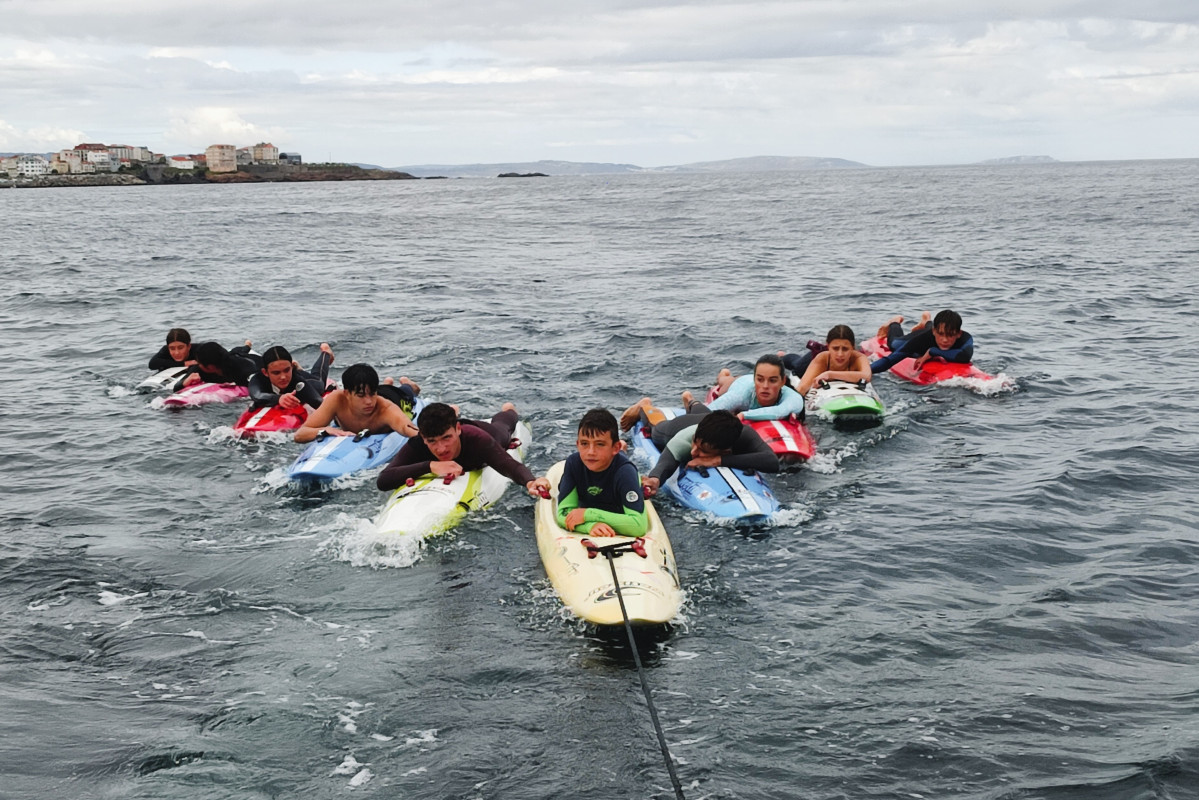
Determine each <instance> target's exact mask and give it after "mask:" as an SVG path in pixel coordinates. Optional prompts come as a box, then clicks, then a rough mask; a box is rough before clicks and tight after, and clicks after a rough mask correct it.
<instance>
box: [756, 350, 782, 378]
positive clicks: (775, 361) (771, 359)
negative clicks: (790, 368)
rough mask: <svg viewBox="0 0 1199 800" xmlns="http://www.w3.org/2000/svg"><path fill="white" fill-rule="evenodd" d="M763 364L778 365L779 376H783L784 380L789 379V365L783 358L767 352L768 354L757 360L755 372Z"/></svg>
mask: <svg viewBox="0 0 1199 800" xmlns="http://www.w3.org/2000/svg"><path fill="white" fill-rule="evenodd" d="M762 364H772V365H774V366H776V367H778V368H779V377H780V378H782V379H783V381H784V382H786V380H787V365H786V364H784V363H783V359H781V358H779V357H778V356H776V355H775V354H774V353H767V354H766V355H764V356H762V357H761V358H759V359H758V360H757V362H756V363H755V364H754V372H757V371H758V367H759V366H761V365H762Z"/></svg>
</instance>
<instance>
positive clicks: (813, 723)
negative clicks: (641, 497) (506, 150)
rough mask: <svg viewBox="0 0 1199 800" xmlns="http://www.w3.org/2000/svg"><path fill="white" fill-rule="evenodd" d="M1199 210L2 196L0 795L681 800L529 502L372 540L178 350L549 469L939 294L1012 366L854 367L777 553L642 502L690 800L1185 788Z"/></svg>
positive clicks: (1197, 598)
mask: <svg viewBox="0 0 1199 800" xmlns="http://www.w3.org/2000/svg"><path fill="white" fill-rule="evenodd" d="M1197 219H1199V161H1171V162H1123V163H1087V164H1051V165H1037V166H1020V167H956V168H951V167H942V168H909V169H866V170H856V171H826V172H810V173H798V174H782V173H780V174H753V175H749V174H747V175H720V176H695V175H645V176H628V177H618V178H611V177H603V178H599V177H593V178H549V179H541V180H532V179H530V180H460V181H411V182H388V183H353V184H351V183H326V184H317V185H303V186H296V185H284V184H268V185H257V186H183V187H146V188H112V189H107V188H87V189H55V190H40V191H37V190H23V191H3V192H0V220H3V223H2V225H0V228H2V230H3V235H4V241H3V244H2V245H0V279H2V280H0V296H2V298H3V301H2V304H0V354H2V359H3V363H4V367H5V368H4V379H5V385H6V389H7V398H8V400H7V402H6V403H5V404H4V407H3V409H2V410H0V414H2V415H3V427H4V437H3V441H4V450H5V456H6V458H5V459H4V461H3V464H2V466H0V479H2V481H3V485H4V492H3V500H2V502H3V514H2V516H0V710H2V713H0V796H3V797H4V798H6V799H8V798H14V799H15V798H45V797H71V798H205V799H206V800H211V799H212V798H292V797H305V798H471V799H474V798H479V799H480V800H482V799H486V800H491V798H497V799H498V798H505V799H507V798H516V799H518V800H524V799H526V798H530V799H532V798H561V797H574V798H597V799H599V798H651V797H659V798H661V797H671V796H673V791H672V788H671V785H670V783H669V779H668V776H667V773H666V770H665V765H664V764H663V760H662V755H661V753H660V751H659V749H658V747H657V742H656V739H655V737H654V733H653V729H652V726H651V722H650V717H649V714H648V709H647V707H646V704H645V701H644V699H643V697H642V695H641V690H640V684H639V682H638V675H637V672H636V670H635V668H634V666H633V662H632V660H631V653H630V651H629V649H628V647H627V645H626V644H625V643H624V642H623V640H622V638H621V637H620V636H619V635H617V636H613V635H609V634H607V633H604V632H602V631H597V630H595V629H593V628H589V627H588V626H586V625H584V624H581V623H579V622H577V621H575V620H573V619H572V618H571V617H570V616H569V614H567V613H566V612H565V611H564V610H563V608H562V607H561V604H560V603H559V602H558V600H557V599H556V597H555V596H554V594H553V591H552V589H551V588H550V586H549V584H548V581H547V579H546V577H545V575H544V572H543V571H542V568H541V565H540V562H539V559H538V555H537V549H536V546H535V543H534V539H533V525H532V516H533V515H532V501H531V500H530V499H529V498H528V497H527V496H526V495H524V494H523V493H522V492H519V491H517V490H515V489H512V490H510V491H509V492H508V493H507V494H506V495H505V496H504V498H503V500H502V501H501V502H500V503H499V504H498V505H497V506H496V507H495V508H493V509H492V510H490V511H488V512H486V513H482V514H479V515H476V516H472V517H470V518H468V519H467V520H466V521H465V522H464V523H463V524H461V525H460V526H459V527H458V528H457V529H456V530H455V531H454V532H453V533H451V534H449V535H446V536H442V537H439V538H436V539H432V540H429V541H427V542H425V543H424V545H423V546H422V547H420V548H413V547H405V546H402V545H398V544H397V543H395V542H389V541H387V540H385V539H382V538H380V537H378V536H376V535H374V532H373V527H372V524H371V521H372V519H373V518H374V516H375V514H376V513H377V511H378V510H379V509H380V508H381V506H382V503H383V499H384V498H383V496H382V495H381V494H380V493H379V492H377V491H376V490H375V488H374V485H373V480H372V479H371V478H370V477H358V478H351V479H347V480H344V481H341V482H338V483H337V484H335V485H334V486H332V487H330V488H328V489H325V490H323V491H313V490H304V489H301V488H299V487H295V486H291V485H288V484H287V482H286V480H285V479H284V478H283V477H282V475H283V469H284V468H285V467H286V466H287V464H289V463H290V461H291V460H292V459H293V458H294V456H295V455H296V453H297V452H298V450H299V448H298V446H296V445H294V444H293V443H291V442H290V441H289V440H288V439H287V438H286V437H285V436H279V437H276V438H271V439H268V440H266V441H257V442H243V441H238V440H236V439H234V438H233V436H232V435H231V429H230V426H231V424H232V422H233V420H234V418H235V417H236V414H237V412H238V410H239V408H237V407H230V406H207V407H204V408H199V409H191V410H186V411H182V412H168V411H165V410H158V409H154V408H151V406H150V401H151V396H149V395H145V394H139V393H137V392H136V391H134V387H135V386H136V384H137V383H138V382H139V381H140V380H141V379H142V378H143V377H145V375H146V374H147V370H146V361H147V360H148V359H149V357H150V356H151V355H152V354H153V353H154V352H155V351H156V350H157V349H158V347H159V346H160V345H161V343H162V341H163V336H164V334H165V332H166V330H167V329H168V328H170V327H172V326H183V327H186V328H188V329H189V330H190V331H191V332H192V334H193V336H194V337H195V339H196V340H197V341H200V340H205V339H217V340H219V341H222V342H224V343H225V344H227V345H232V344H236V343H238V342H240V341H242V340H244V339H246V338H250V339H252V340H253V341H254V343H255V345H256V346H257V347H260V348H262V347H266V346H269V345H272V344H276V343H278V344H283V345H285V346H287V347H288V348H289V349H291V350H292V352H293V353H294V354H295V355H296V356H297V358H299V360H301V361H309V360H311V358H312V357H313V356H314V355H315V354H316V352H317V347H318V346H319V344H320V342H322V341H328V342H329V343H330V344H331V345H332V347H333V349H334V351H335V352H336V362H335V364H334V370H333V373H334V376H336V375H337V374H339V373H340V370H341V369H343V368H344V367H345V366H347V365H349V364H351V363H354V362H356V361H366V362H369V363H372V364H374V365H376V366H377V367H378V368H379V369H380V372H381V373H382V374H384V375H393V376H396V377H398V376H400V375H408V376H410V377H412V378H414V379H416V380H417V381H419V382H420V383H421V384H422V385H423V386H424V387H425V395H426V396H427V397H429V398H430V399H442V400H447V401H450V402H455V403H458V404H459V405H461V406H462V408H463V412H464V413H465V414H467V415H471V416H487V415H489V414H491V413H493V412H494V411H496V410H498V408H499V406H500V404H501V403H502V402H504V401H507V400H510V401H512V402H514V403H515V404H516V405H517V406H518V408H519V409H520V410H521V412H522V414H523V415H524V416H525V418H526V419H527V420H528V421H529V422H530V424H531V425H532V428H533V431H534V439H533V442H532V443H531V446H530V451H529V461H530V463H531V465H532V466H533V467H534V469H535V470H538V471H544V470H545V469H546V468H548V467H549V466H550V465H551V464H552V463H553V462H554V461H556V460H559V459H561V458H563V457H565V455H566V454H568V453H569V452H570V450H571V448H572V447H573V440H574V428H575V424H576V422H577V419H578V417H579V416H580V415H581V414H582V413H583V412H584V411H585V410H586V409H587V408H589V407H591V406H595V405H603V406H607V407H609V408H611V409H613V410H616V411H619V410H620V409H622V408H624V407H625V406H627V405H629V404H630V403H632V402H634V401H635V400H636V399H637V398H639V397H641V396H642V395H650V396H652V397H654V398H656V399H662V400H664V401H673V400H674V399H675V398H677V396H678V393H679V392H680V391H681V390H683V389H692V390H701V389H703V388H704V387H706V386H707V385H708V384H709V383H710V382H711V380H712V378H713V377H714V376H715V374H716V372H717V370H719V369H720V368H721V367H726V366H727V367H730V368H733V369H734V370H735V371H737V372H744V371H746V370H748V369H749V367H750V365H751V364H752V362H753V361H754V360H755V359H756V358H757V357H758V356H759V355H761V354H762V353H766V352H774V351H776V350H779V349H787V350H793V349H796V348H799V347H802V346H803V344H804V342H806V340H807V339H809V338H816V339H820V338H823V334H824V332H825V331H826V330H827V329H828V328H829V327H831V326H832V325H834V324H838V323H847V324H849V325H851V326H852V327H853V328H854V329H855V330H856V331H857V332H858V333H859V334H868V333H869V332H872V331H873V330H874V329H876V328H877V327H878V325H879V324H881V323H882V322H883V321H884V320H885V319H886V318H888V317H890V316H891V315H894V314H903V315H905V316H907V317H908V318H909V319H913V318H915V317H917V316H918V315H919V313H920V312H921V311H924V310H930V311H933V312H936V311H937V310H939V309H940V308H944V307H951V308H954V309H956V310H957V311H959V312H960V313H961V314H962V316H963V318H964V320H965V328H966V329H967V330H968V331H970V332H971V333H972V334H973V335H974V337H975V341H976V344H977V351H976V363H977V364H978V365H979V366H980V367H981V368H983V369H984V370H986V371H987V372H989V373H991V374H994V375H997V376H1002V378H1001V379H999V380H997V381H996V382H994V383H991V384H987V385H950V386H935V387H915V386H912V385H909V384H904V383H901V382H899V381H897V380H895V379H894V378H891V377H887V376H883V377H880V378H878V379H877V380H878V383H877V385H878V387H879V390H880V393H881V395H882V397H883V399H884V401H885V402H886V404H887V409H888V413H887V416H886V419H885V422H884V424H883V425H882V426H880V427H877V428H874V429H872V430H867V431H859V432H842V431H838V430H834V429H833V428H832V426H831V425H828V424H827V423H825V422H823V421H820V420H814V421H812V422H811V423H810V426H811V428H812V430H813V433H814V434H815V435H816V437H817V439H818V442H819V448H820V452H819V454H818V456H817V457H816V458H815V459H814V460H813V461H812V462H810V463H809V464H807V465H804V466H802V467H800V468H796V469H792V470H790V471H788V472H786V473H784V474H782V475H780V476H778V477H777V478H775V479H774V480H773V485H774V487H775V489H776V491H777V494H778V495H779V496H780V499H781V500H782V502H783V504H784V507H785V508H784V511H783V513H782V514H781V515H780V516H779V517H778V518H777V519H776V520H775V521H774V522H773V523H772V524H771V525H769V526H765V527H759V528H756V529H739V528H736V527H733V526H729V525H725V524H719V523H717V522H715V521H713V520H711V519H707V518H704V517H702V516H700V515H697V514H694V513H692V512H687V511H683V510H682V509H680V508H679V507H678V506H676V505H673V504H671V503H669V502H663V503H661V504H659V505H660V510H661V511H662V514H663V519H664V521H665V523H666V525H667V527H668V529H669V531H670V533H671V537H672V540H673V543H674V548H675V553H676V555H677V558H678V565H679V571H680V574H681V578H682V583H683V587H684V589H685V592H686V602H685V604H684V607H683V611H682V613H681V615H680V616H679V618H678V619H677V620H676V621H675V623H674V624H673V625H672V626H670V628H669V629H667V630H664V631H662V632H660V633H659V635H657V636H654V637H650V638H649V639H648V640H646V641H643V642H642V644H641V653H642V656H643V658H644V660H645V665H646V678H647V681H648V683H649V685H650V687H651V690H652V692H653V696H654V700H655V705H656V706H657V709H658V713H659V714H660V716H661V719H662V724H663V728H664V730H665V736H666V739H667V741H668V743H669V745H670V749H671V752H672V753H673V755H674V758H675V759H676V765H677V771H678V774H679V778H680V781H681V783H682V787H683V790H684V792H685V793H686V796H687V797H688V798H753V799H754V800H761V799H762V798H854V799H855V800H856V799H857V798H989V799H991V800H1001V799H1002V800H1016V799H1017V798H1019V799H1020V800H1025V799H1032V798H1045V799H1046V800H1073V799H1074V798H1078V799H1079V800H1082V799H1083V798H1085V799H1086V800H1095V799H1096V798H1099V799H1100V800H1106V799H1108V798H1110V799H1111V800H1116V799H1117V798H1118V799H1119V800H1128V799H1129V798H1136V799H1140V798H1189V797H1196V796H1199V526H1197V524H1196V516H1195V511H1194V508H1195V506H1194V500H1195V492H1196V487H1197V486H1199V481H1196V471H1197V470H1196V464H1197V461H1199V426H1197V424H1196V422H1197V410H1199V409H1197V406H1199V403H1197V401H1196V391H1195V388H1194V386H1193V383H1194V380H1193V376H1194V373H1195V367H1196V363H1195V362H1196V359H1195V358H1194V355H1193V353H1194V342H1193V336H1194V332H1195V330H1196V327H1197V326H1199V314H1197V313H1196V302H1195V301H1196V290H1197V288H1199V286H1197V284H1199V277H1197V276H1199V270H1197V269H1196V262H1197V261H1199V225H1197V223H1196V220H1197Z"/></svg>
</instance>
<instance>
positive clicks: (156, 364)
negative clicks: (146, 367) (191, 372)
mask: <svg viewBox="0 0 1199 800" xmlns="http://www.w3.org/2000/svg"><path fill="white" fill-rule="evenodd" d="M182 366H183V362H181V361H176V360H175V359H173V358H171V349H170V345H165V344H164V345H163V346H162V349H161V350H159V351H158V352H157V353H155V354H154V357H153V358H151V359H150V369H152V370H154V371H155V372H162V371H163V370H164V369H170V368H171V367H182Z"/></svg>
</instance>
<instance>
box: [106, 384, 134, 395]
mask: <svg viewBox="0 0 1199 800" xmlns="http://www.w3.org/2000/svg"><path fill="white" fill-rule="evenodd" d="M131 394H137V392H136V391H135V390H133V389H130V388H129V387H128V386H109V387H108V396H109V397H128V396H129V395H131Z"/></svg>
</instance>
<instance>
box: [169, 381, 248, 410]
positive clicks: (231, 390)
mask: <svg viewBox="0 0 1199 800" xmlns="http://www.w3.org/2000/svg"><path fill="white" fill-rule="evenodd" d="M249 396H250V390H249V389H247V388H246V387H244V386H238V385H237V384H235V383H197V384H193V385H191V386H188V387H186V388H183V389H180V390H179V391H177V392H175V393H174V394H171V395H167V396H166V397H164V398H163V399H162V404H163V405H164V406H166V407H167V408H185V407H188V406H203V405H207V404H208V403H232V402H233V401H234V400H238V399H240V398H242V397H249Z"/></svg>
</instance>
